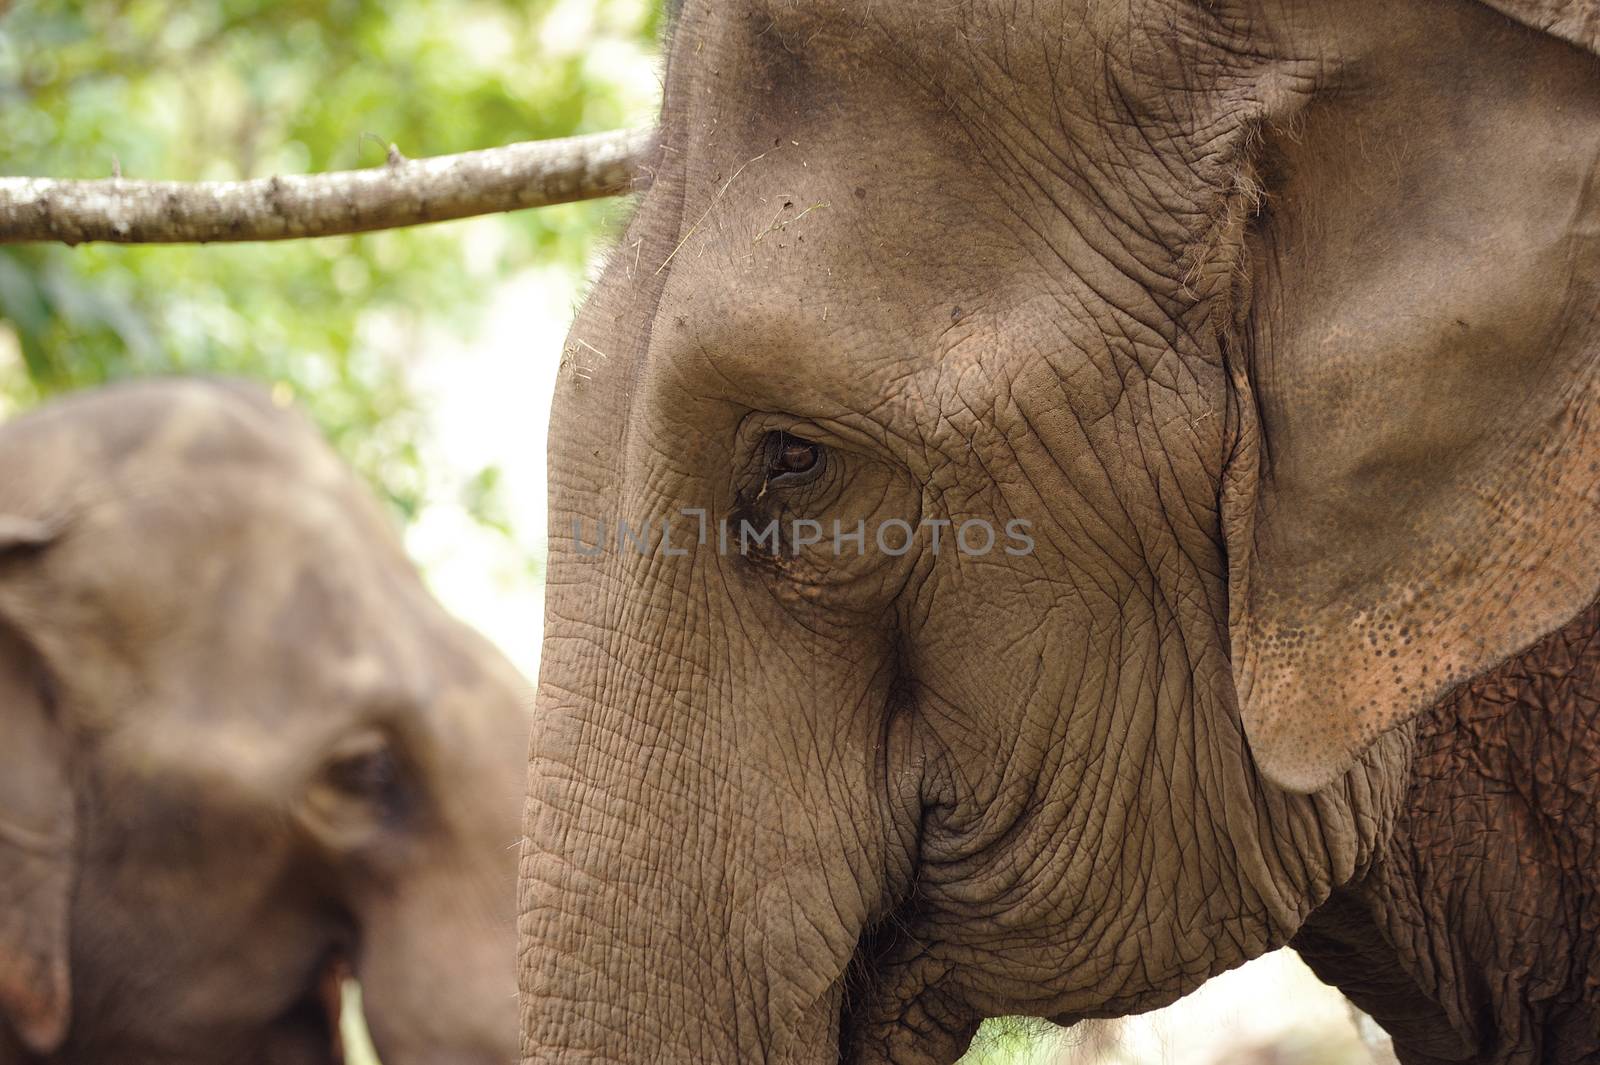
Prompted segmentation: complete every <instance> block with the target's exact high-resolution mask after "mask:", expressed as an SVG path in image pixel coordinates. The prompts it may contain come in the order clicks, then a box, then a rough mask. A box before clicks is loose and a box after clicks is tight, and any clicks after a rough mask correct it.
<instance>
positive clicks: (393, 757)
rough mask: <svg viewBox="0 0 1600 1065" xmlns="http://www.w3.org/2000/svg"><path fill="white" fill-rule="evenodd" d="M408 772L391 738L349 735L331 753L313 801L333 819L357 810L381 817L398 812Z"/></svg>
mask: <svg viewBox="0 0 1600 1065" xmlns="http://www.w3.org/2000/svg"><path fill="white" fill-rule="evenodd" d="M404 777H405V771H404V769H403V767H402V765H401V760H400V756H399V754H398V753H397V752H396V751H395V748H394V743H393V741H392V740H391V739H390V737H389V736H388V735H387V734H386V733H385V732H383V731H382V730H379V729H368V730H363V731H361V732H358V733H356V734H355V735H352V736H347V737H346V738H345V739H343V740H341V741H340V742H339V743H338V744H336V745H335V746H334V748H333V749H332V750H331V751H329V752H328V754H327V757H326V759H325V760H324V762H323V766H322V772H321V774H320V775H319V777H318V779H317V781H316V783H315V784H314V785H313V787H312V790H311V795H310V796H309V797H310V800H311V804H312V806H313V807H314V808H316V809H318V810H319V811H320V812H321V813H323V814H324V815H325V816H327V817H329V818H330V819H338V818H339V817H343V816H345V815H346V814H350V813H354V812H355V811H356V810H358V809H365V810H367V811H369V812H371V813H374V814H378V815H380V816H392V815H393V814H395V813H396V812H397V811H398V807H399V805H400V800H401V798H402V796H403V793H404V791H405V779H404Z"/></svg>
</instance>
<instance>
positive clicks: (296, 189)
mask: <svg viewBox="0 0 1600 1065" xmlns="http://www.w3.org/2000/svg"><path fill="white" fill-rule="evenodd" d="M653 143H654V133H653V132H652V131H650V130H623V131H618V132H611V133H595V134H590V135H588V136H583V137H568V138H566V139H564V140H550V141H527V142H524V143H521V144H508V145H506V146H504V147H501V148H489V149H486V150H484V151H477V152H464V153H462V154H460V155H442V156H438V157H436V158H432V159H404V158H401V157H399V156H398V155H394V156H392V157H391V159H390V161H389V163H388V164H387V165H385V166H379V167H374V168H372V169H370V170H348V171H343V172H339V173H331V174H312V175H305V176H294V177H270V178H259V179H256V180H254V181H202V182H182V181H127V180H123V179H122V178H108V179H106V180H102V181H58V180H53V179H49V178H0V244H16V243H20V242H24V241H50V242H53V243H65V244H81V243H84V242H86V241H95V240H102V241H112V242H115V243H119V244H189V243H206V242H210V241H249V240H292V239H296V238H301V237H328V236H334V235H336V234H341V233H365V232H370V231H372V230H376V229H396V228H399V227H402V226H414V225H420V224H422V223H425V222H443V221H447V220H449V219H452V218H467V217H469V216H472V215H482V214H494V213H496V212H500V211H516V210H521V209H522V208H525V207H548V206H550V205H552V204H557V203H571V202H573V201H575V200H592V199H598V198H601V197H605V196H615V195H618V194H621V193H624V192H627V191H629V190H630V189H632V188H633V187H635V183H636V180H640V179H647V178H648V174H645V173H644V172H643V166H644V164H645V160H646V156H647V154H648V152H649V151H650V148H651V145H652V144H653Z"/></svg>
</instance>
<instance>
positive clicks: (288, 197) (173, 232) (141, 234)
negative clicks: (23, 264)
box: [0, 0, 655, 244]
mask: <svg viewBox="0 0 1600 1065" xmlns="http://www.w3.org/2000/svg"><path fill="white" fill-rule="evenodd" d="M3 2H4V0H0V3H3ZM654 142H655V137H654V133H653V132H652V131H650V130H623V131H617V132H611V133H595V134H590V135H588V136H584V137H568V138H566V139H564V140H551V141H527V142H524V143H521V144H508V145H506V146H504V147H502V148H490V149H487V150H484V151H477V152H464V153H462V154H460V155H442V156H438V157H436V158H433V159H405V158H403V157H401V156H400V154H399V153H398V152H395V151H391V153H390V159H389V162H388V164H387V165H384V166H380V167H374V168H372V169H370V170H348V171H343V172H339V173H332V174H313V175H306V176H292V177H270V178H259V179H257V180H254V181H202V182H182V181H126V180H123V179H121V178H111V179H108V180H103V181H56V180H52V179H49V178H0V244H16V243H21V242H24V241H50V242H53V243H64V244H81V243H84V242H86V241H95V240H104V241H112V242H115V243H118V244H187V243H206V242H209V241H247V240H291V239H296V238H301V237H327V236H334V235H336V234H340V233H365V232H370V231H372V230H375V229H395V228H398V227H401V226H414V225H421V224H422V223H425V222H443V221H447V220H449V219H452V218H467V217H470V216H473V215H482V214H493V213H496V212H499V211H516V210H521V209H522V208H525V207H548V206H550V205H552V204H557V203H571V202H573V201H575V200H592V199H599V198H601V197H605V196H615V195H619V194H621V193H624V192H627V191H629V190H630V189H631V188H633V187H634V186H635V183H636V182H637V181H639V180H645V181H646V183H647V180H648V174H647V173H645V172H644V164H645V159H646V157H647V155H648V153H649V151H650V148H651V146H652V145H653V144H654Z"/></svg>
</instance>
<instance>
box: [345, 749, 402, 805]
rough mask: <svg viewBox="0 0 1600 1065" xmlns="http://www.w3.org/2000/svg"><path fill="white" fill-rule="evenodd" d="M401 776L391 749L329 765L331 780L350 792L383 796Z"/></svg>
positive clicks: (372, 752)
mask: <svg viewBox="0 0 1600 1065" xmlns="http://www.w3.org/2000/svg"><path fill="white" fill-rule="evenodd" d="M399 779H400V767H399V765H398V764H397V763H396V762H395V758H394V754H393V753H392V752H391V751H389V750H388V749H387V748H384V749H381V750H374V751H366V752H363V753H361V754H355V755H350V756H347V757H344V758H341V759H339V760H338V761H335V762H333V763H332V764H331V765H329V766H328V783H329V784H332V785H333V786H334V787H336V788H338V789H339V790H340V791H343V792H345V793H347V794H350V795H359V796H366V797H369V798H381V797H382V796H384V795H386V794H388V792H389V791H390V790H391V789H392V788H394V786H395V785H396V784H398V783H399Z"/></svg>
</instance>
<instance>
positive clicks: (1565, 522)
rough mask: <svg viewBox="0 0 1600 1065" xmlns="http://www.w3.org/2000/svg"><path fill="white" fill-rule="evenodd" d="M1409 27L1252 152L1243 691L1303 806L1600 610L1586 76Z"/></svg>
mask: <svg viewBox="0 0 1600 1065" xmlns="http://www.w3.org/2000/svg"><path fill="white" fill-rule="evenodd" d="M1494 7H1497V8H1501V9H1503V10H1504V11H1506V12H1508V13H1513V14H1515V15H1517V17H1518V18H1519V19H1520V20H1521V21H1522V22H1524V23H1530V24H1533V25H1544V24H1546V23H1548V26H1549V27H1550V28H1554V27H1560V28H1561V29H1562V31H1563V35H1564V36H1567V37H1569V38H1573V39H1584V40H1591V41H1592V39H1593V37H1594V16H1593V14H1592V11H1593V9H1594V5H1592V4H1588V3H1583V4H1578V3H1572V4H1552V3H1543V4H1541V3H1516V2H1514V0H1506V2H1496V3H1495V4H1494ZM1395 8H1396V9H1397V10H1399V9H1406V10H1409V8H1408V6H1407V5H1395ZM1545 16H1548V17H1545ZM1397 17H1398V16H1397ZM1396 25H1397V27H1398V28H1396V29H1394V31H1393V33H1392V34H1389V29H1390V28H1389V27H1384V31H1383V33H1382V34H1379V36H1384V35H1385V34H1388V35H1389V36H1392V38H1393V40H1392V43H1384V44H1381V45H1380V46H1379V50H1380V52H1382V50H1383V49H1385V48H1387V49H1388V52H1387V53H1386V54H1384V55H1383V58H1382V61H1381V63H1374V65H1373V66H1372V68H1371V69H1370V70H1369V71H1368V73H1367V75H1364V76H1371V77H1378V76H1379V75H1380V74H1381V76H1382V77H1383V79H1384V81H1383V82H1382V84H1380V85H1378V86H1377V87H1375V88H1372V89H1371V90H1370V91H1366V92H1360V93H1351V94H1347V95H1341V96H1338V97H1335V98H1332V99H1329V100H1328V101H1326V102H1325V103H1323V104H1322V105H1320V106H1318V107H1316V108H1313V109H1311V110H1309V111H1308V112H1307V113H1306V114H1305V115H1304V118H1303V123H1302V124H1300V125H1297V126H1296V128H1295V129H1294V130H1293V131H1292V132H1290V133H1283V134H1282V135H1281V136H1273V135H1270V134H1269V136H1268V137H1267V139H1266V142H1265V146H1264V148H1263V155H1262V157H1261V158H1260V159H1258V160H1257V163H1258V169H1259V174H1260V177H1261V178H1262V179H1263V180H1264V182H1265V184H1266V186H1267V192H1268V196H1267V199H1266V201H1265V203H1266V206H1265V208H1264V209H1263V211H1262V213H1261V215H1260V216H1259V217H1258V218H1257V219H1256V220H1255V222H1254V224H1253V226H1252V228H1251V231H1250V233H1249V235H1248V236H1247V238H1246V241H1247V244H1248V260H1247V261H1248V264H1249V269H1250V273H1251V278H1252V290H1251V292H1250V294H1249V306H1248V308H1241V309H1240V313H1239V314H1238V315H1237V316H1236V317H1235V319H1234V321H1233V322H1232V323H1231V325H1230V329H1231V330H1232V331H1233V332H1232V336H1231V339H1230V344H1231V345H1232V347H1233V354H1232V357H1231V359H1230V364H1231V373H1232V378H1233V386H1234V392H1235V394H1234V399H1235V404H1234V408H1235V413H1236V419H1235V424H1236V425H1237V427H1238V433H1237V440H1238V444H1237V448H1236V450H1235V452H1234V454H1233V455H1232V457H1231V458H1230V462H1229V467H1228V470H1227V472H1226V475H1225V479H1224V489H1223V513H1224V521H1225V528H1226V539H1227V550H1228V558H1229V586H1230V629H1231V640H1232V648H1233V667H1234V678H1235V682H1236V685H1237V688H1238V694H1239V699H1240V710H1241V714H1242V718H1243V722H1244V726H1245V730H1246V733H1247V735H1248V737H1249V741H1250V745H1251V750H1252V753H1253V756H1254V758H1255V760H1256V763H1257V764H1258V766H1259V767H1260V768H1261V770H1262V772H1263V773H1264V775H1265V776H1266V777H1267V778H1268V779H1269V780H1272V781H1273V782H1275V783H1277V784H1279V785H1281V786H1283V787H1286V788H1290V789H1293V790H1297V791H1312V790H1315V789H1317V788H1320V787H1322V786H1324V785H1326V784H1328V783H1330V782H1332V781H1333V780H1335V779H1336V778H1337V777H1339V776H1340V775H1341V774H1342V773H1343V772H1344V771H1346V770H1347V769H1348V768H1349V767H1350V766H1351V765H1352V764H1353V763H1354V762H1355V760H1356V759H1357V758H1358V757H1359V756H1360V755H1361V754H1362V752H1363V751H1364V750H1365V749H1366V748H1367V747H1368V746H1369V745H1370V744H1371V743H1372V742H1373V741H1374V740H1375V739H1376V738H1377V737H1378V736H1379V735H1381V734H1382V733H1384V732H1385V731H1386V730H1389V729H1391V728H1393V727H1395V726H1397V725H1399V724H1401V723H1403V722H1405V721H1406V720H1408V719H1410V718H1411V717H1413V716H1414V715H1416V714H1418V713H1420V712H1422V711H1424V710H1426V709H1428V708H1430V707H1432V706H1433V705H1435V704H1436V703H1437V702H1438V701H1439V700H1440V699H1441V698H1442V697H1443V696H1445V695H1446V694H1447V693H1448V692H1449V691H1450V690H1451V689H1452V688H1454V687H1455V686H1457V685H1459V684H1461V683H1462V682H1463V681H1465V680H1467V679H1470V678H1472V677H1474V676H1475V675H1477V674H1480V673H1482V672H1484V671H1486V670H1488V669H1490V668H1493V667H1495V666H1496V665H1498V664H1499V663H1501V662H1503V661H1504V660H1505V659H1507V658H1508V657H1510V656H1512V655H1515V654H1516V653H1518V652H1519V651H1520V650H1522V649H1524V648H1526V647H1527V646H1528V645H1529V644H1531V643H1532V642H1534V641H1535V640H1536V639H1538V638H1539V637H1540V636H1542V635H1544V634H1546V633H1548V632H1550V631H1552V630H1553V629H1555V628H1557V627H1559V626H1561V625H1563V624H1565V623H1566V622H1568V621H1569V620H1571V619H1572V618H1573V617H1574V616H1575V615H1577V614H1578V613H1579V612H1580V611H1581V610H1583V609H1584V608H1585V607H1586V606H1588V605H1589V604H1590V602H1591V601H1592V600H1594V598H1595V596H1596V593H1597V591H1600V506H1597V505H1600V490H1597V486H1600V196H1597V195H1596V186H1595V182H1596V165H1597V161H1600V70H1597V65H1596V63H1595V62H1594V60H1593V57H1591V56H1589V55H1587V54H1584V53H1583V52H1581V51H1579V50H1577V49H1575V48H1572V47H1570V46H1569V45H1568V44H1566V43H1562V42H1561V41H1558V40H1557V39H1555V38H1554V37H1551V36H1548V35H1545V34H1542V33H1538V32H1535V31H1534V30H1532V29H1529V28H1525V27H1524V26H1518V25H1514V24H1513V23H1511V22H1508V21H1507V20H1506V19H1505V18H1504V17H1502V16H1501V15H1498V14H1496V13H1494V12H1493V11H1491V10H1490V9H1489V8H1488V7H1486V6H1478V5H1472V4H1459V5H1428V15H1427V23H1426V25H1425V26H1424V25H1422V23H1421V20H1420V19H1418V21H1417V22H1416V23H1415V24H1412V23H1402V22H1397V24H1396ZM1398 101H1403V103H1399V102H1398Z"/></svg>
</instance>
